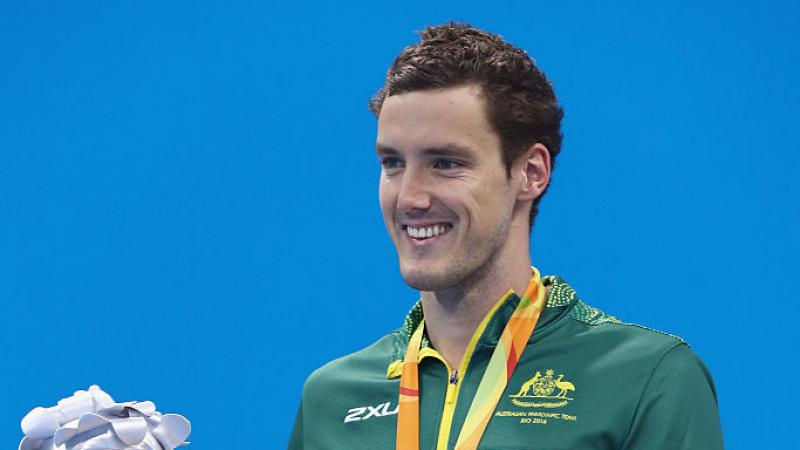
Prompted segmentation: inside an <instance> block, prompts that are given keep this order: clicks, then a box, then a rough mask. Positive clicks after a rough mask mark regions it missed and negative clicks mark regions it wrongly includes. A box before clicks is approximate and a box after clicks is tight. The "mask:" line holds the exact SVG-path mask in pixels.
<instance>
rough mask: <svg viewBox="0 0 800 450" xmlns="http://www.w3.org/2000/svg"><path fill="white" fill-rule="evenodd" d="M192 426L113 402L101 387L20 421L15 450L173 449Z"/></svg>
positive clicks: (151, 408) (139, 405)
mask: <svg viewBox="0 0 800 450" xmlns="http://www.w3.org/2000/svg"><path fill="white" fill-rule="evenodd" d="M191 428H192V426H191V423H189V421H188V420H187V419H186V418H185V417H183V416H181V415H179V414H161V413H159V412H158V411H156V405H155V404H154V403H153V402H150V401H146V402H125V403H116V402H115V401H114V399H112V398H111V396H110V395H108V394H107V393H105V392H104V391H103V390H102V389H100V387H98V386H96V385H93V386H90V387H89V389H88V390H86V391H76V392H75V394H74V395H72V396H71V397H67V398H65V399H62V400H60V401H59V402H58V404H57V405H56V406H52V407H49V408H42V407H37V408H34V409H33V410H31V411H30V412H29V413H28V414H27V415H26V416H25V417H24V418H23V419H22V431H23V432H24V433H25V437H24V438H22V441H21V442H20V444H19V450H173V449H174V448H175V447H179V446H182V445H186V444H188V442H186V438H187V437H188V436H189V433H191Z"/></svg>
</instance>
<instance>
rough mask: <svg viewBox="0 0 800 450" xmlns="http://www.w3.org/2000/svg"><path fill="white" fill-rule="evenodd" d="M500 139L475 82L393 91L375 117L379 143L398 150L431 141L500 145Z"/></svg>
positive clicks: (426, 143)
mask: <svg viewBox="0 0 800 450" xmlns="http://www.w3.org/2000/svg"><path fill="white" fill-rule="evenodd" d="M499 141H500V139H499V137H498V136H497V134H496V133H495V132H494V130H492V128H491V125H490V124H489V121H488V119H487V117H486V112H485V106H484V100H483V97H482V95H481V91H480V87H478V86H477V85H465V86H459V87H452V88H446V89H429V90H424V91H412V92H406V93H403V94H398V95H392V96H389V97H387V98H386V99H385V100H384V102H383V106H382V107H381V111H380V116H379V117H378V145H379V146H385V147H392V148H397V149H398V150H414V149H418V148H422V147H429V146H431V145H435V146H444V145H455V146H459V147H465V148H475V149H485V148H499V145H500V142H499Z"/></svg>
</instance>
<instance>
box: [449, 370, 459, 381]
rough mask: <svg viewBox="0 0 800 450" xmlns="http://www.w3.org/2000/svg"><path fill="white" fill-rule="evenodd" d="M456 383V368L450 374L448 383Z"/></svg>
mask: <svg viewBox="0 0 800 450" xmlns="http://www.w3.org/2000/svg"><path fill="white" fill-rule="evenodd" d="M457 383H458V370H454V371H453V373H452V374H450V384H457Z"/></svg>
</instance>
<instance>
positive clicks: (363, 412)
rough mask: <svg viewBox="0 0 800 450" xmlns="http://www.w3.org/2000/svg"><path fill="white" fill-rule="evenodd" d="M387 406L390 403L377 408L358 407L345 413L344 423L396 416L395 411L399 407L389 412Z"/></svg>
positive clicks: (389, 404)
mask: <svg viewBox="0 0 800 450" xmlns="http://www.w3.org/2000/svg"><path fill="white" fill-rule="evenodd" d="M389 406H391V402H386V403H381V404H380V405H378V406H359V407H358V408H353V409H350V410H348V411H347V416H346V417H345V418H344V423H347V422H358V421H359V420H367V419H371V418H373V417H383V416H391V415H394V414H397V410H398V409H399V408H400V406H399V405H398V406H395V407H394V409H393V410H391V411H390V410H389Z"/></svg>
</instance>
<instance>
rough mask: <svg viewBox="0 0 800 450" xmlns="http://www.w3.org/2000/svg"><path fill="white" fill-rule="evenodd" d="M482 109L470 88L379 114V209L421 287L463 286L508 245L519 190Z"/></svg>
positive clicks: (394, 101) (400, 100) (393, 105)
mask: <svg viewBox="0 0 800 450" xmlns="http://www.w3.org/2000/svg"><path fill="white" fill-rule="evenodd" d="M483 103H484V100H483V99H482V98H481V97H480V88H479V87H477V86H474V85H469V86H461V87H455V88H448V89H436V90H425V91H415V92H408V93H404V94H399V95H393V96H390V97H388V98H386V100H385V101H384V103H383V107H382V108H381V111H380V117H379V119H378V139H377V152H378V156H379V157H380V159H381V164H382V170H381V178H380V203H381V210H382V212H383V219H384V221H385V223H386V228H387V229H388V231H389V235H390V236H391V238H392V240H393V241H394V244H395V247H396V248H397V254H398V257H399V259H400V271H401V273H402V275H403V278H404V279H405V281H406V282H407V283H408V284H409V285H411V286H412V287H414V288H416V289H419V290H422V291H437V290H442V289H447V288H451V287H456V286H460V285H461V286H463V285H465V283H467V282H468V281H469V280H470V279H471V277H475V276H479V274H483V273H486V270H487V269H488V270H492V269H496V268H497V267H498V266H500V265H502V263H503V261H502V259H503V258H502V255H503V254H504V248H505V247H506V246H508V245H510V244H509V242H508V241H509V240H508V236H509V228H510V225H511V221H512V212H513V210H514V206H515V196H516V191H515V190H514V188H513V186H512V183H510V181H509V179H508V177H507V172H506V167H505V165H504V164H503V161H502V157H501V143H500V138H499V136H498V135H497V134H496V133H495V132H494V130H492V128H491V126H490V124H489V122H488V120H487V118H486V114H485V112H484V104H483ZM526 226H527V225H526V224H525V225H523V228H524V227H526ZM525 238H526V239H527V235H526V236H525ZM515 244H516V243H515Z"/></svg>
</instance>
